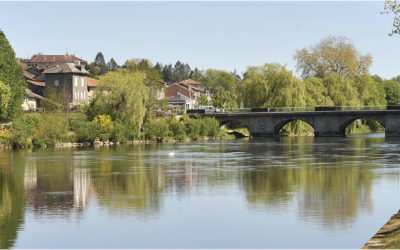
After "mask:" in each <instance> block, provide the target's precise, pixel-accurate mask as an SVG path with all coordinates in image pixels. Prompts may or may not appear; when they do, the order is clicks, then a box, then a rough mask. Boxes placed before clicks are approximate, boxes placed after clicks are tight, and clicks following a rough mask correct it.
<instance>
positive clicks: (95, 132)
mask: <svg viewBox="0 0 400 250" xmlns="http://www.w3.org/2000/svg"><path fill="white" fill-rule="evenodd" d="M72 130H73V131H74V132H75V137H76V140H77V141H78V142H94V141H95V140H96V139H98V138H100V134H101V126H100V124H98V123H97V122H95V121H91V122H82V121H75V122H73V123H72Z"/></svg>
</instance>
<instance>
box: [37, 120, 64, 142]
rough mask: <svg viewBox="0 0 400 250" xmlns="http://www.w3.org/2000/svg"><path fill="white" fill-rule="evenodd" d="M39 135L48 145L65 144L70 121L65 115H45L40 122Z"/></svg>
mask: <svg viewBox="0 0 400 250" xmlns="http://www.w3.org/2000/svg"><path fill="white" fill-rule="evenodd" d="M37 135H38V137H39V138H41V139H42V140H43V141H44V142H45V143H46V145H55V144H56V143H59V142H65V139H66V138H67V135H68V120H67V119H66V118H65V116H64V115H63V114H45V115H43V116H42V119H41V120H40V123H39V128H38V133H37Z"/></svg>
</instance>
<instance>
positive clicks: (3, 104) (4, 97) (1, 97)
mask: <svg viewBox="0 0 400 250" xmlns="http://www.w3.org/2000/svg"><path fill="white" fill-rule="evenodd" d="M10 98H11V89H10V86H9V85H6V84H4V83H3V82H1V81H0V121H1V120H5V119H6V118H7V110H8V103H9V102H10Z"/></svg>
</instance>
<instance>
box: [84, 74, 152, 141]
mask: <svg viewBox="0 0 400 250" xmlns="http://www.w3.org/2000/svg"><path fill="white" fill-rule="evenodd" d="M145 81H146V75H145V74H144V73H142V72H132V71H130V70H127V69H118V70H117V71H112V72H108V74H107V75H106V76H104V77H101V78H100V82H99V84H98V87H97V89H96V92H95V95H94V98H92V100H91V102H90V105H89V108H88V115H89V118H94V117H95V116H96V115H103V114H105V115H110V116H111V117H112V119H113V120H121V121H122V122H123V123H124V124H125V125H126V126H128V127H129V128H131V129H132V131H133V133H134V135H135V136H136V137H137V136H139V134H140V129H141V126H142V124H143V119H144V116H145V114H146V102H147V100H148V88H147V86H146V85H145Z"/></svg>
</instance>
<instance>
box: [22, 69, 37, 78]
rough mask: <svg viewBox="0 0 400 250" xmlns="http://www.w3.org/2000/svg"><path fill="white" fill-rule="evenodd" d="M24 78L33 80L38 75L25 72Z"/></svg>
mask: <svg viewBox="0 0 400 250" xmlns="http://www.w3.org/2000/svg"><path fill="white" fill-rule="evenodd" d="M24 77H25V78H28V79H30V80H33V79H34V78H35V77H36V75H34V74H32V73H29V72H28V71H24Z"/></svg>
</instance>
